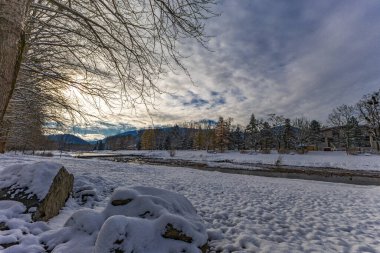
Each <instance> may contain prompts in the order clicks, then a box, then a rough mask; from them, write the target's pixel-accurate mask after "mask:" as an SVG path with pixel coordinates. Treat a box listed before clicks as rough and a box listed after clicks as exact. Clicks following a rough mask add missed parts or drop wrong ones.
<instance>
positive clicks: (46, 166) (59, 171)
mask: <svg viewBox="0 0 380 253" xmlns="http://www.w3.org/2000/svg"><path fill="white" fill-rule="evenodd" d="M73 181H74V177H73V175H71V174H70V173H68V172H67V170H66V169H65V168H64V167H63V166H62V165H60V164H58V163H54V162H36V163H30V164H16V165H12V166H9V167H7V168H5V169H4V170H3V171H2V172H1V175H0V200H14V201H19V202H21V203H23V204H24V205H25V206H26V208H27V209H28V211H29V212H31V213H33V215H32V218H33V220H48V219H50V218H52V217H54V216H56V215H57V214H58V213H59V210H60V209H61V208H62V207H63V206H64V205H65V202H66V200H67V198H68V197H69V195H70V193H71V191H72V188H73Z"/></svg>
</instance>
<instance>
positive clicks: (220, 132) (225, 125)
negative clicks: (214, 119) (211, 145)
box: [215, 117, 232, 152]
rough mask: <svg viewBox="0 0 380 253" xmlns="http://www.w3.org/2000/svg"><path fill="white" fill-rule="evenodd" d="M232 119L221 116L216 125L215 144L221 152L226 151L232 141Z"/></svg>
mask: <svg viewBox="0 0 380 253" xmlns="http://www.w3.org/2000/svg"><path fill="white" fill-rule="evenodd" d="M231 121H232V119H231V118H230V119H228V120H225V119H223V117H219V121H218V123H217V124H216V127H215V142H216V143H215V144H216V147H217V148H218V149H219V151H220V152H224V151H225V150H226V149H227V147H228V144H229V142H230V127H231Z"/></svg>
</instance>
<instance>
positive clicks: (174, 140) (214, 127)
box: [99, 114, 321, 152]
mask: <svg viewBox="0 0 380 253" xmlns="http://www.w3.org/2000/svg"><path fill="white" fill-rule="evenodd" d="M298 127H302V131H301V130H300V129H299V128H298ZM320 129H321V125H320V123H319V122H317V121H315V120H314V121H311V122H309V121H307V120H306V119H304V118H300V119H296V120H295V121H294V126H293V124H292V123H291V121H290V120H289V119H285V118H284V117H283V116H278V115H275V114H271V115H270V116H269V117H268V119H267V120H263V119H256V118H255V116H254V114H252V115H251V118H250V121H249V124H248V125H247V126H246V127H242V126H240V125H238V124H237V125H234V124H233V119H232V118H228V119H225V118H223V117H219V120H218V121H217V122H214V121H208V120H204V121H200V122H188V123H183V124H180V125H175V126H173V127H160V128H149V129H145V130H140V131H138V133H137V135H136V136H133V135H127V136H114V137H110V138H107V139H106V140H105V141H106V142H105V144H103V145H102V146H99V147H102V148H105V149H113V150H117V149H144V150H188V149H197V150H215V151H219V152H224V151H225V150H247V149H250V150H259V149H260V150H267V151H269V150H270V149H272V148H274V147H275V148H278V149H280V150H289V149H292V148H296V146H297V145H299V146H302V145H305V144H306V142H310V141H311V142H313V141H314V142H317V141H319V139H320ZM300 133H302V135H300ZM300 136H302V138H301V137H300Z"/></svg>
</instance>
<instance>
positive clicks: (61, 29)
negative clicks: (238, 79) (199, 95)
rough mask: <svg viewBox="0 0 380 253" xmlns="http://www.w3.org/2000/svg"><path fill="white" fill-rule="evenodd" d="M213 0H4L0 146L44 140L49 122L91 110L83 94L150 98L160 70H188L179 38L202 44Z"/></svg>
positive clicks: (0, 4)
mask: <svg viewBox="0 0 380 253" xmlns="http://www.w3.org/2000/svg"><path fill="white" fill-rule="evenodd" d="M213 4H214V0H200V1H187V0H173V1H161V0H147V1H138V0H132V1H127V0H121V1H103V0H94V1H80V0H33V1H30V0H0V20H1V22H0V38H1V39H0V90H1V92H0V152H4V150H5V148H6V147H8V148H9V147H11V146H12V147H17V146H18V148H20V147H24V146H26V145H29V146H31V148H32V146H34V147H33V148H35V146H37V145H39V143H43V141H44V137H43V133H44V128H45V126H46V123H52V122H55V124H54V125H55V126H64V125H65V124H67V123H69V124H70V123H71V122H72V121H76V120H78V119H81V120H83V118H87V117H88V116H89V115H90V114H89V113H88V111H87V112H86V110H82V108H81V105H82V104H83V102H82V101H83V99H87V102H91V103H92V104H93V105H94V106H95V107H96V106H98V105H100V104H107V105H109V106H112V105H111V104H110V103H111V101H112V100H113V99H115V98H119V97H121V98H122V103H123V105H124V107H125V106H131V107H132V106H133V105H135V103H144V104H145V105H147V104H149V103H150V99H151V98H153V97H154V93H155V92H157V91H158V90H159V87H157V86H156V81H157V80H158V77H159V76H160V74H161V73H163V72H166V71H169V70H171V69H174V68H180V69H182V70H183V71H185V73H187V70H186V68H185V67H184V66H183V64H182V63H181V59H182V56H181V54H180V52H179V51H178V47H177V44H178V41H179V40H183V39H193V40H196V41H198V42H199V43H201V44H203V45H204V42H205V36H204V22H205V20H206V19H208V18H209V17H211V16H213V15H214V14H213V13H212V11H211V7H212V5H213ZM120 93H121V95H122V96H120ZM50 125H51V124H50Z"/></svg>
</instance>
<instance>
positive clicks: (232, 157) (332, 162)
mask: <svg viewBox="0 0 380 253" xmlns="http://www.w3.org/2000/svg"><path fill="white" fill-rule="evenodd" d="M99 153H107V154H126V155H130V154H133V155H144V156H148V157H157V158H167V159H184V160H192V161H203V162H218V161H223V162H226V161H230V162H234V163H252V164H271V165H274V164H275V163H276V161H277V160H278V159H279V157H280V159H281V164H282V165H291V166H306V167H308V166H309V167H330V168H331V167H332V168H341V169H349V170H375V171H380V155H373V154H372V155H371V154H361V155H347V154H346V152H344V151H334V152H323V151H312V152H309V153H307V154H303V155H301V154H294V153H293V154H281V155H280V154H278V153H277V152H276V151H272V153H271V154H260V153H253V152H252V153H250V154H241V153H239V152H235V151H233V152H232V151H230V152H225V153H215V154H213V153H207V152H206V151H180V150H179V151H176V153H175V156H174V157H170V155H169V152H168V151H138V150H123V151H113V152H112V151H102V152H98V153H93V154H99Z"/></svg>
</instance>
